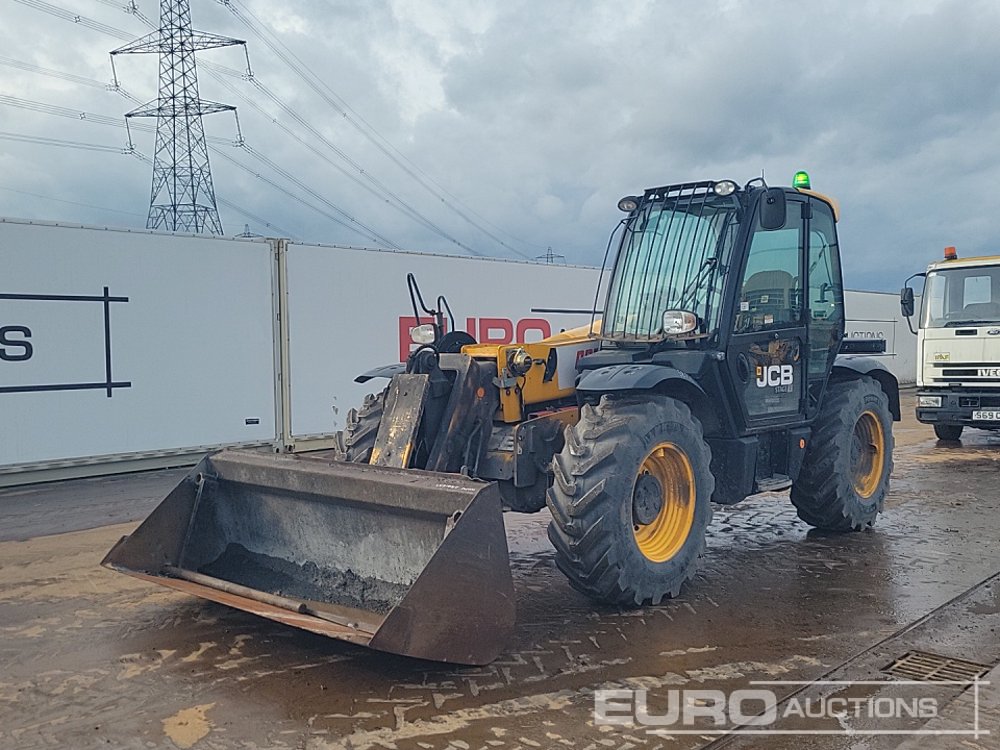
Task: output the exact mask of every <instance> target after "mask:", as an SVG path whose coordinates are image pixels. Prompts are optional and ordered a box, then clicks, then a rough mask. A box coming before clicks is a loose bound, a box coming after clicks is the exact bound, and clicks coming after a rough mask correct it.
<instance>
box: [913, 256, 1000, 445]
mask: <svg viewBox="0 0 1000 750" xmlns="http://www.w3.org/2000/svg"><path fill="white" fill-rule="evenodd" d="M919 277H923V278H924V292H923V295H922V301H921V305H920V314H919V316H918V317H917V330H916V331H914V333H916V335H917V419H918V420H919V421H920V422H923V423H925V424H930V425H933V426H934V433H935V434H936V435H937V436H938V438H939V439H941V440H958V439H959V438H960V437H961V435H962V430H963V429H964V428H965V427H966V426H969V427H978V428H981V429H987V430H1000V255H994V256H984V257H975V258H961V259H960V258H959V257H958V254H957V252H956V251H955V248H954V247H946V248H945V253H944V260H942V261H938V262H937V263H931V264H930V265H929V266H928V267H927V271H926V272H923V273H918V274H914V275H913V276H911V277H910V278H909V279H907V280H906V285H905V286H904V287H903V289H902V291H901V292H900V304H901V308H902V312H903V315H904V316H906V319H907V322H908V323H909V324H910V330H911V331H913V323H912V321H911V318H912V317H913V316H914V312H915V311H914V292H913V289H912V288H910V286H909V283H910V281H911V280H912V279H915V278H919Z"/></svg>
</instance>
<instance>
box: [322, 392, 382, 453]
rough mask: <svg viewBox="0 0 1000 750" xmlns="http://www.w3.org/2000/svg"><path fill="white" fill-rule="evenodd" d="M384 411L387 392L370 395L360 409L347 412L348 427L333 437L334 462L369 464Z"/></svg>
mask: <svg viewBox="0 0 1000 750" xmlns="http://www.w3.org/2000/svg"><path fill="white" fill-rule="evenodd" d="M384 411H385V391H382V392H381V393H379V394H374V393H369V394H368V395H367V396H365V400H364V403H363V404H361V408H360V409H351V410H350V411H349V412H347V426H346V427H344V429H343V430H341V431H339V432H338V433H337V434H336V435H334V436H333V456H334V460H336V461H346V462H348V463H355V464H366V463H368V461H369V460H370V459H371V456H372V448H374V447H375V436H376V435H378V426H379V424H380V423H381V422H382V413H383V412H384Z"/></svg>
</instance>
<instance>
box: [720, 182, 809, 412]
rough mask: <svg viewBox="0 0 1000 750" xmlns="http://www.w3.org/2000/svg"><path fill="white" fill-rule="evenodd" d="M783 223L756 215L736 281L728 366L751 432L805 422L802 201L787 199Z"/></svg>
mask: <svg viewBox="0 0 1000 750" xmlns="http://www.w3.org/2000/svg"><path fill="white" fill-rule="evenodd" d="M786 203H787V209H786V216H785V224H784V226H782V227H781V228H780V229H770V230H768V229H763V228H762V227H761V226H760V221H759V216H758V215H756V212H755V216H754V219H753V221H754V225H753V229H752V232H751V234H750V236H749V237H748V241H747V246H748V248H749V249H748V251H747V255H746V260H745V262H744V264H743V268H742V271H741V275H740V279H739V282H738V284H737V287H736V288H737V292H738V294H737V299H736V302H735V307H734V311H733V331H732V338H731V339H730V342H731V343H730V349H729V356H728V361H729V367H730V371H731V376H732V382H733V383H734V387H735V389H736V395H737V400H738V401H739V402H740V406H741V410H742V415H743V421H744V423H745V425H746V426H747V428H748V429H749V430H750V431H753V430H754V429H755V428H760V427H767V426H768V425H770V424H773V423H781V424H789V423H797V422H800V421H802V420H804V418H805V413H804V398H803V395H804V393H805V388H806V375H807V371H806V342H807V327H806V314H805V311H804V309H803V307H804V305H803V300H804V299H805V295H804V286H803V285H804V283H805V273H804V257H805V252H804V247H805V225H806V210H807V206H808V204H807V203H806V201H805V200H804V199H803V198H802V197H799V196H795V195H792V194H786Z"/></svg>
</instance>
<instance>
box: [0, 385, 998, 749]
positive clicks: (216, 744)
mask: <svg viewBox="0 0 1000 750" xmlns="http://www.w3.org/2000/svg"><path fill="white" fill-rule="evenodd" d="M904 413H905V414H906V415H907V420H906V421H905V422H904V423H903V424H901V425H898V426H897V429H896V430H895V434H896V436H897V444H898V450H897V455H896V471H895V474H894V478H893V489H892V494H891V497H890V500H889V503H888V507H887V511H886V513H885V515H884V516H883V517H882V518H881V519H880V521H879V523H878V524H877V525H876V527H875V528H874V529H872V530H870V531H866V532H860V533H855V534H848V535H841V536H827V535H823V534H819V533H817V532H815V531H812V530H810V529H809V528H808V527H807V526H806V525H805V524H803V523H801V522H800V521H798V520H797V518H796V516H795V513H794V510H793V509H792V508H791V505H790V503H789V502H788V497H787V494H776V495H766V496H762V497H758V498H755V499H752V500H748V501H744V502H743V503H740V504H739V505H736V506H732V507H728V508H718V509H717V510H716V514H715V519H714V521H713V523H712V526H711V531H710V538H709V544H708V553H707V555H706V557H705V560H704V565H703V567H702V570H701V572H700V573H699V574H698V575H697V576H696V578H695V579H694V581H692V583H691V585H690V586H689V587H688V588H687V589H686V590H685V591H684V593H683V595H682V596H681V597H680V598H678V599H675V600H672V601H669V602H666V603H664V605H662V606H660V607H650V608H644V609H640V610H635V611H619V610H617V609H611V608H606V607H597V606H595V605H594V604H592V603H591V602H589V601H588V600H587V599H585V598H584V597H583V596H581V595H579V594H577V593H576V592H574V591H573V590H572V589H571V588H570V587H569V585H568V584H567V583H566V581H565V579H564V578H563V577H562V575H561V574H560V573H559V572H558V571H557V570H556V569H555V566H554V564H553V560H552V553H551V551H550V548H549V545H548V541H547V539H546V538H545V525H546V518H545V515H544V514H537V515H534V516H517V515H508V516H507V518H506V521H507V529H508V539H509V542H510V546H511V551H512V564H513V570H514V576H515V587H516V592H517V606H518V625H517V631H516V634H515V637H514V640H513V642H512V643H511V644H510V646H509V648H508V649H507V650H506V652H505V653H504V655H503V656H502V657H501V658H500V659H498V660H497V661H496V662H494V663H493V664H491V665H489V666H487V667H483V668H459V667H453V666H444V665H439V664H432V663H427V662H417V661H413V660H407V659H403V658H398V657H392V656H389V655H386V654H380V653H376V652H372V651H368V650H366V649H363V648H360V647H355V646H351V645H349V644H345V643H342V642H337V641H333V640H329V639H326V638H322V637H319V636H313V635H310V634H308V633H305V632H301V631H298V630H294V629H290V628H286V627H283V626H280V625H277V624H274V623H271V622H268V621H264V620H260V619H257V618H254V617H253V616H251V615H247V614H244V613H242V612H238V611H234V610H230V609H227V608H225V607H222V606H219V605H214V604H211V603H209V602H203V601H200V600H196V599H192V598H189V597H186V596H184V595H180V594H177V593H174V592H171V591H169V590H166V589H163V588H159V587H155V586H149V585H146V584H144V583H142V582H139V581H136V580H134V579H131V578H128V577H126V576H121V575H116V574H114V573H111V572H109V571H106V570H104V569H102V568H100V567H99V566H98V563H99V561H100V559H101V558H102V557H103V555H104V553H105V552H106V551H107V550H108V549H109V548H110V546H111V545H112V544H113V543H114V542H115V540H117V539H118V538H119V537H120V536H121V535H122V534H124V533H128V531H129V530H130V529H131V528H133V527H134V523H128V524H118V525H114V526H107V525H104V526H101V524H102V523H104V521H102V518H104V517H103V516H100V513H102V512H107V511H96V515H97V516H98V517H97V518H96V519H95V518H93V516H94V515H95V511H93V510H90V511H88V510H87V508H88V507H89V508H91V509H93V508H94V507H95V503H97V506H96V507H99V506H100V503H99V502H97V501H98V500H99V498H100V497H101V496H103V495H106V492H105V490H104V489H102V488H101V485H100V484H99V483H98V484H96V485H94V484H87V483H85V482H81V483H79V484H77V485H76V486H75V489H74V488H72V487H71V488H69V489H68V490H67V494H66V495H65V498H64V499H63V500H56V501H54V502H55V503H56V505H54V506H53V507H54V508H55V507H60V506H59V505H58V504H59V503H61V502H64V503H65V505H64V506H61V507H63V511H61V512H59V511H53V512H52V514H51V515H50V517H49V524H50V525H49V526H46V525H45V523H43V522H41V521H38V522H37V525H32V524H30V523H27V524H25V523H22V525H21V526H20V528H21V531H19V532H18V533H17V534H16V535H15V536H16V538H21V537H22V536H24V535H25V534H26V533H27V531H32V530H34V531H43V530H46V529H54V530H60V529H62V528H64V526H61V525H60V524H61V523H62V519H61V518H58V517H57V516H60V515H67V516H71V515H74V514H79V517H80V518H81V519H86V518H91V520H92V521H93V523H92V525H94V526H101V527H100V528H92V529H89V530H79V531H73V532H70V533H61V534H55V535H49V536H44V537H38V538H33V539H28V540H27V541H8V542H3V543H0V665H2V668H0V748H4V749H6V748H23V747H59V748H66V747H72V748H91V747H94V748H96V747H102V748H103V747H116V748H147V747H168V748H169V747H178V748H189V747H190V748H206V749H211V748H234V747H246V748H308V749H309V750H325V749H328V748H329V749H332V748H354V749H357V748H399V749H400V750H404V749H407V748H422V749H423V750H431V749H433V748H440V749H442V750H444V749H446V748H449V749H455V748H463V749H467V748H499V749H500V750H505V749H508V748H510V749H512V748H536V747H543V748H556V747H558V748H580V749H584V748H589V749H593V750H597V749H598V748H605V747H607V748H636V747H641V748H647V747H648V748H668V747H669V748H694V747H702V746H704V745H705V744H706V743H714V744H716V745H718V744H720V741H719V740H718V739H717V738H714V737H711V736H697V735H685V736H676V737H663V736H658V735H655V734H649V733H646V732H645V731H643V730H642V729H641V728H631V729H625V728H622V727H615V726H597V725H595V723H594V717H593V707H594V691H595V690H597V689H601V688H606V687H645V688H648V689H649V691H650V694H653V693H655V692H656V691H661V692H662V691H666V690H668V689H670V688H671V687H696V688H703V689H719V690H724V691H731V690H733V689H735V688H739V687H747V686H749V684H750V681H751V680H755V679H776V678H783V679H788V680H803V681H809V680H815V679H817V678H820V677H822V676H824V675H828V674H831V673H833V672H835V671H836V670H837V669H838V668H841V667H843V666H844V665H850V664H851V663H852V660H857V659H858V658H859V656H863V655H864V654H866V653H869V654H870V653H874V652H873V651H872V649H873V647H876V646H878V644H881V643H888V642H891V641H892V639H894V638H898V637H900V635H901V634H905V633H906V632H910V630H911V628H910V626H911V625H912V624H913V623H915V622H916V621H918V620H921V618H928V617H929V616H931V615H932V614H934V613H935V612H936V611H938V610H942V608H943V605H946V604H947V603H948V602H950V601H951V600H952V599H954V598H955V597H959V596H962V595H963V594H964V593H965V592H968V591H969V590H970V589H973V588H975V587H976V586H977V585H978V584H980V583H981V582H983V581H985V580H986V579H988V578H989V577H991V576H993V575H994V574H996V573H997V572H998V571H1000V544H998V540H1000V494H998V493H997V487H998V484H997V476H998V468H1000V441H997V440H995V439H993V438H992V437H990V436H989V435H988V434H987V433H978V432H975V431H973V432H971V433H969V435H968V437H967V439H966V440H965V441H964V442H963V444H962V445H956V446H945V445H939V444H937V443H936V442H935V441H934V439H933V434H932V433H931V431H930V429H929V428H927V427H925V426H922V425H917V424H916V423H915V422H913V421H912V419H910V418H909V415H910V414H912V404H911V403H906V404H905V405H904ZM146 479H148V477H147V478H145V479H143V480H142V481H146ZM166 479H167V478H164V481H166ZM171 479H172V478H171ZM137 481H139V480H137ZM167 484H172V481H170V482H167ZM60 491H62V490H60ZM154 491H155V490H154V488H153V487H152V485H151V484H147V485H137V486H136V491H135V492H134V493H132V491H130V490H128V489H127V487H125V486H123V488H122V496H123V497H127V496H130V495H132V494H135V495H136V496H137V497H141V496H143V495H148V494H152V493H153V492H154ZM33 497H34V496H33ZM45 498H46V495H45V491H44V490H42V492H41V493H40V494H39V495H38V496H37V497H34V499H32V500H31V501H30V502H31V503H33V504H35V505H33V506H32V507H36V508H42V510H43V511H44V512H48V510H47V508H48V506H47V505H46V502H47V501H46V499H45ZM73 498H76V500H75V501H74V500H73ZM124 502H125V504H126V506H127V507H129V508H131V507H132V506H131V505H130V504H129V502H130V501H129V500H124ZM17 506H18V503H17V502H13V501H12V500H11V498H10V496H6V498H5V499H4V500H3V501H0V528H2V527H3V526H2V520H3V518H4V517H3V516H2V514H3V513H5V512H6V513H14V514H15V515H16V513H18V512H22V511H16V510H13V511H12V510H10V509H11V508H15V509H16V508H17ZM136 507H138V504H137V505H136ZM22 513H23V512H22ZM23 515H24V517H28V516H31V513H23ZM139 515H142V514H139ZM11 517H13V516H10V515H9V516H7V518H11ZM110 518H117V516H110ZM19 523H21V522H19ZM77 526H78V524H77ZM976 602H977V603H976V606H980V607H981V608H982V610H981V612H980V613H979V614H978V615H977V613H976V611H974V610H970V612H969V614H968V615H967V618H966V619H967V621H961V619H960V618H959V619H956V620H954V622H952V623H951V624H950V625H948V630H947V632H948V633H950V635H948V636H947V637H948V638H949V639H950V641H948V642H947V643H941V642H938V643H936V644H935V648H937V649H939V650H940V649H943V648H946V647H952V648H954V649H956V653H957V652H961V653H965V652H966V648H967V647H968V646H969V644H980V645H979V646H976V648H980V651H981V652H982V655H983V656H984V658H985V657H987V656H989V658H994V659H995V658H1000V656H998V655H995V654H994V652H993V651H989V649H987V648H985V647H983V646H982V644H984V643H986V644H988V643H989V637H990V632H991V631H989V628H988V622H989V621H990V618H991V617H992V616H993V615H991V614H990V612H992V609H991V607H992V606H993V605H992V604H990V602H989V601H987V600H976ZM987 610H989V612H988V611H987ZM456 616H459V617H460V616H461V613H456ZM942 622H943V621H942ZM983 627H986V630H985V631H984V630H983ZM940 632H941V633H945V627H944V625H943V624H942V626H941V629H940ZM992 637H993V638H994V640H996V639H995V634H994V635H993V636H992ZM962 639H967V643H965V642H963V641H962ZM949 644H950V645H949ZM963 644H964V645H963ZM987 651H989V653H987ZM994 651H995V649H994ZM869 667H871V668H874V669H875V670H876V671H877V670H878V669H879V668H880V667H878V665H877V664H876V663H875V662H872V664H871V665H869V666H868V667H866V668H869ZM995 736H996V735H994V739H993V740H988V741H993V742H996V739H995ZM726 741H728V740H726ZM836 742H839V743H840V744H836ZM836 742H835V743H834V744H828V745H822V746H829V747H853V746H858V747H867V746H868V745H865V744H857V740H856V738H855V739H849V738H844V737H838V738H836ZM757 746H759V745H757ZM793 746H794V747H807V746H810V745H809V744H808V742H806V741H805V740H803V741H802V742H799V743H798V744H789V745H788V747H793ZM817 746H819V745H817ZM984 746H989V747H997V745H996V744H994V745H984Z"/></svg>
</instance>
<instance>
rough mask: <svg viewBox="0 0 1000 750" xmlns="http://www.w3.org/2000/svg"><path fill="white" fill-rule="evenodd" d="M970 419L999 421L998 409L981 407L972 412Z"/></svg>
mask: <svg viewBox="0 0 1000 750" xmlns="http://www.w3.org/2000/svg"><path fill="white" fill-rule="evenodd" d="M972 419H973V421H976V422H1000V409H982V410H979V411H974V412H972Z"/></svg>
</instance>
